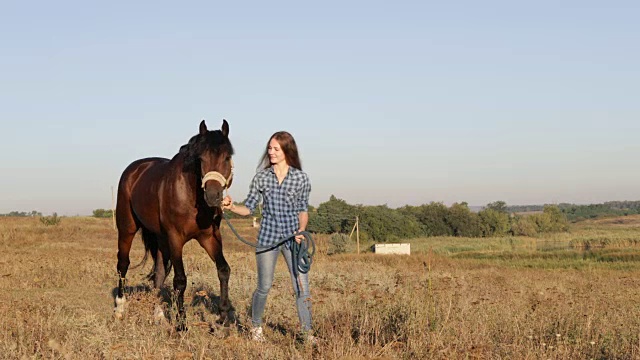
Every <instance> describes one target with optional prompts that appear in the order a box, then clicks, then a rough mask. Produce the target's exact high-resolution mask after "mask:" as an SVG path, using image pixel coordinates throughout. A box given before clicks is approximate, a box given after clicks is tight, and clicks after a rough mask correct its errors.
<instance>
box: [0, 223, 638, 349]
mask: <svg viewBox="0 0 640 360" xmlns="http://www.w3.org/2000/svg"><path fill="white" fill-rule="evenodd" d="M235 223H236V224H237V226H238V227H239V228H240V229H241V232H242V233H243V234H244V235H246V236H247V237H250V238H251V237H255V234H256V230H255V229H253V228H251V227H250V222H248V221H244V220H236V222H235ZM223 234H224V235H225V254H226V258H227V260H228V262H229V264H230V265H231V268H232V273H231V280H230V298H231V301H232V304H233V306H234V308H235V309H236V323H234V324H232V325H231V326H229V327H221V326H218V325H216V319H217V300H218V297H217V296H218V294H219V287H218V286H219V284H218V279H217V275H216V271H215V266H214V264H213V263H212V262H211V261H210V260H209V258H208V257H207V255H206V254H205V252H204V251H203V250H202V249H201V248H200V247H199V245H198V244H197V243H196V242H195V241H192V242H189V243H188V244H187V246H186V248H185V266H186V271H187V276H188V286H187V293H186V296H185V304H186V306H187V321H188V325H189V331H188V332H184V333H177V332H175V331H174V326H173V318H174V314H175V309H174V307H173V306H172V305H171V291H170V287H171V284H172V276H170V277H169V278H168V279H167V282H166V284H165V285H166V289H164V290H163V291H161V292H160V294H158V292H157V291H154V290H151V289H150V288H149V286H148V285H149V284H148V283H147V282H146V280H145V276H146V274H147V273H148V272H149V270H150V267H151V262H149V263H147V265H146V266H145V267H144V268H137V269H133V270H130V271H129V276H128V279H129V282H128V285H129V286H130V288H129V290H130V293H129V294H128V299H129V302H128V303H127V309H126V313H125V317H124V319H123V320H117V319H115V318H114V317H113V294H114V291H115V288H116V285H117V280H118V277H117V274H116V270H115V266H116V234H115V231H114V230H113V228H112V227H111V222H110V220H105V219H95V218H81V217H79V218H63V219H62V222H61V223H60V224H59V225H53V226H45V225H44V224H42V223H41V222H39V221H38V220H37V219H34V218H0V289H2V291H1V292H0V314H3V316H2V317H1V318H0V358H7V359H40V358H47V359H102V358H105V359H164V358H167V359H245V358H251V359H253V358H259V359H305V358H324V359H342V358H348V359H365V358H381V359H382V358H384V359H393V358H400V359H415V358H419V359H422V358H434V359H501V358H504V359H590V358H593V359H640V216H635V217H633V216H629V217H624V218H614V219H606V220H599V221H587V222H582V223H578V224H574V225H572V228H571V231H570V232H569V233H562V234H553V235H548V236H545V237H540V238H525V237H508V238H492V239H467V238H422V239H412V240H411V241H409V242H410V243H411V247H412V255H411V256H395V255H386V256H382V255H375V254H371V253H363V254H360V255H357V254H340V255H327V249H328V246H329V244H328V236H318V237H317V238H316V240H317V242H318V246H319V253H318V254H317V255H316V257H315V261H314V263H313V267H312V273H311V275H310V278H311V289H312V299H313V306H314V308H313V315H314V319H313V321H314V325H315V327H316V331H317V335H318V336H319V337H320V339H321V341H320V343H319V344H318V346H316V347H312V346H308V345H305V344H302V343H300V341H299V339H298V336H297V335H298V319H297V315H296V313H295V306H294V300H293V298H292V291H291V284H290V282H289V279H288V275H287V272H286V270H285V268H284V261H282V260H280V261H279V264H278V269H277V272H276V279H275V283H274V287H273V289H272V290H271V293H270V295H269V296H270V297H269V301H268V303H267V309H266V312H265V316H266V317H265V321H266V326H265V335H266V338H267V340H268V341H267V342H266V343H264V344H260V343H254V342H252V341H250V339H249V337H248V334H247V326H248V323H249V317H248V310H249V305H250V303H249V300H250V298H251V294H252V292H253V290H254V286H255V260H254V256H253V252H252V250H251V249H250V248H248V247H247V246H245V245H243V244H241V243H240V242H238V241H237V240H235V239H233V238H232V235H231V233H230V231H229V230H228V229H227V228H226V227H224V228H223ZM369 245H370V244H369ZM364 247H365V246H362V248H364ZM142 257H143V246H142V243H141V241H140V240H139V239H137V240H136V241H135V243H134V247H133V251H132V264H137V263H138V262H139V261H140V260H141V259H142ZM156 304H161V305H162V306H164V307H165V308H166V310H167V311H166V312H165V313H167V314H168V317H169V319H167V321H163V322H159V323H156V322H155V321H154V320H153V310H154V307H155V306H156Z"/></svg>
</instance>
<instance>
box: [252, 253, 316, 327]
mask: <svg viewBox="0 0 640 360" xmlns="http://www.w3.org/2000/svg"><path fill="white" fill-rule="evenodd" d="M279 253H282V255H284V259H285V261H286V262H287V267H288V268H289V274H290V275H291V283H292V285H293V291H294V293H295V296H296V308H297V309H298V318H299V319H300V324H301V326H302V331H303V332H307V331H310V330H311V299H310V298H309V274H300V273H298V272H297V271H295V272H294V269H293V268H292V267H293V266H292V263H291V249H290V248H288V247H287V246H285V245H284V244H283V245H280V246H278V247H276V248H273V249H270V250H266V251H260V252H256V264H257V267H258V287H257V288H256V290H255V291H254V292H253V300H252V302H251V322H252V324H253V326H254V327H258V326H261V325H262V314H263V313H264V308H265V305H266V303H267V295H268V294H269V290H270V289H271V285H272V284H273V275H274V271H275V268H276V262H277V260H278V254H279ZM296 273H297V277H296Z"/></svg>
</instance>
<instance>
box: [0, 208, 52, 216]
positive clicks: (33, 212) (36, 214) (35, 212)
mask: <svg viewBox="0 0 640 360" xmlns="http://www.w3.org/2000/svg"><path fill="white" fill-rule="evenodd" d="M0 216H12V217H36V216H42V213H41V212H39V211H36V210H33V211H31V212H26V211H11V212H8V213H6V214H0Z"/></svg>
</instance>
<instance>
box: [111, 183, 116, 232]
mask: <svg viewBox="0 0 640 360" xmlns="http://www.w3.org/2000/svg"><path fill="white" fill-rule="evenodd" d="M111 221H112V222H113V230H115V229H116V198H115V196H114V194H113V186H111Z"/></svg>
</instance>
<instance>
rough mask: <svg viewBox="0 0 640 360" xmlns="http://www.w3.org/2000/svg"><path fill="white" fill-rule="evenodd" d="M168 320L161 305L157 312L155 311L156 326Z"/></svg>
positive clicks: (156, 309)
mask: <svg viewBox="0 0 640 360" xmlns="http://www.w3.org/2000/svg"><path fill="white" fill-rule="evenodd" d="M166 320H167V318H166V317H165V316H164V311H163V310H162V307H161V306H160V305H157V306H156V308H155V310H153V321H154V323H155V324H156V325H159V324H162V323H164V322H165V321H166Z"/></svg>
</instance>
